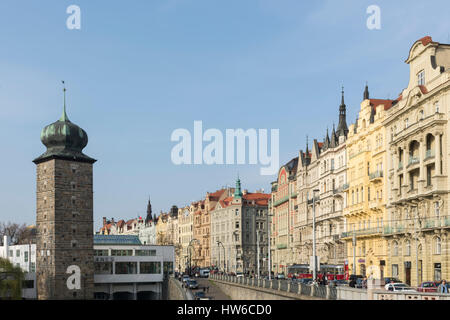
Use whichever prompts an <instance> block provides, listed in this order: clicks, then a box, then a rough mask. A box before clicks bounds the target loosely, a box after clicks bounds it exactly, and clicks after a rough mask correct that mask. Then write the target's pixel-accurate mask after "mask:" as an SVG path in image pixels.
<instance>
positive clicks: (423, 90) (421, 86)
mask: <svg viewBox="0 0 450 320" xmlns="http://www.w3.org/2000/svg"><path fill="white" fill-rule="evenodd" d="M419 89H420V91H421V92H422V94H427V93H428V89H427V87H425V86H423V85H420V86H419Z"/></svg>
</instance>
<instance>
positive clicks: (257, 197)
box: [243, 193, 270, 200]
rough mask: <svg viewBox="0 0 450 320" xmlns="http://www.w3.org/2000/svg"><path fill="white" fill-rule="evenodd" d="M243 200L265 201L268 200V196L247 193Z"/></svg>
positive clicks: (265, 194) (266, 194)
mask: <svg viewBox="0 0 450 320" xmlns="http://www.w3.org/2000/svg"><path fill="white" fill-rule="evenodd" d="M243 198H244V199H245V200H265V199H270V194H268V193H247V194H244V195H243Z"/></svg>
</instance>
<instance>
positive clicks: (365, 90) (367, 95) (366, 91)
mask: <svg viewBox="0 0 450 320" xmlns="http://www.w3.org/2000/svg"><path fill="white" fill-rule="evenodd" d="M363 98H364V99H363V100H368V99H369V86H368V85H367V82H366V88H365V89H364V97H363Z"/></svg>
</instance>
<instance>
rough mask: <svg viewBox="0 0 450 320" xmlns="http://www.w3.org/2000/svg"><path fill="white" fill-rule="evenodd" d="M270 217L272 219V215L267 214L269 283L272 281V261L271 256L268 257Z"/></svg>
mask: <svg viewBox="0 0 450 320" xmlns="http://www.w3.org/2000/svg"><path fill="white" fill-rule="evenodd" d="M270 217H273V214H269V213H267V240H268V241H269V242H268V243H269V247H268V249H269V250H268V252H267V254H268V256H267V257H268V263H267V267H268V271H269V281H270V280H272V261H271V259H270V258H271V256H270V245H271V242H272V240H271V239H270V228H271V224H270Z"/></svg>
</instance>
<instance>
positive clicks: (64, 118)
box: [59, 80, 69, 121]
mask: <svg viewBox="0 0 450 320" xmlns="http://www.w3.org/2000/svg"><path fill="white" fill-rule="evenodd" d="M61 82H62V84H63V87H64V88H63V92H64V107H63V113H62V115H61V118H59V121H69V117H68V116H67V113H66V91H67V90H66V85H65V82H64V80H62V81H61Z"/></svg>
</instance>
